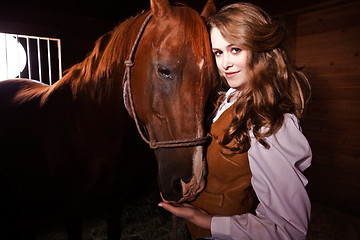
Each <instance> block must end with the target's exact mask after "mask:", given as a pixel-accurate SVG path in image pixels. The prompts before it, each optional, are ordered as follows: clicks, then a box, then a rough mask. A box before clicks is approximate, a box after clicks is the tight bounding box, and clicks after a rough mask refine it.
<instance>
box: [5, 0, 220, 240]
mask: <svg viewBox="0 0 360 240" xmlns="http://www.w3.org/2000/svg"><path fill="white" fill-rule="evenodd" d="M214 12H215V6H214V3H213V2H212V0H209V1H208V2H207V3H206V5H205V6H204V8H203V10H202V12H201V14H199V13H198V12H197V11H195V10H194V9H192V8H190V7H188V6H186V5H181V4H175V5H172V4H170V3H169V2H168V0H151V1H150V9H149V10H147V11H143V12H141V13H139V14H137V15H135V16H133V17H129V18H128V19H126V20H125V21H123V22H122V23H120V24H119V25H118V26H117V27H115V28H114V29H113V30H112V31H110V32H108V33H106V34H104V35H102V36H101V37H100V38H99V39H98V40H97V41H96V43H95V47H94V49H93V50H92V51H91V52H90V53H89V55H88V56H87V57H86V58H85V59H84V60H83V61H82V62H80V63H78V64H75V65H74V66H72V67H71V68H69V69H68V70H67V71H66V74H65V75H64V77H62V78H61V79H59V80H58V81H56V83H54V84H53V85H50V86H48V85H45V84H41V83H39V82H37V81H32V80H26V79H12V80H5V81H2V82H0V116H1V117H0V174H1V179H2V180H4V181H3V182H6V183H9V186H10V187H8V188H11V189H12V190H14V191H15V192H16V193H17V194H19V195H22V196H54V197H56V198H59V199H61V200H62V201H63V203H64V211H65V214H66V216H68V217H67V219H68V238H69V239H81V238H82V233H81V216H82V213H83V209H84V208H85V207H84V206H86V205H87V204H88V203H89V202H90V200H91V199H98V198H106V199H111V200H112V202H109V203H108V206H109V208H110V207H114V209H115V210H114V209H112V210H110V211H109V217H108V239H119V238H120V236H121V228H120V217H119V216H120V213H121V204H120V203H119V201H124V198H131V194H130V196H129V193H131V192H133V190H134V189H133V188H136V186H139V184H143V183H144V182H145V181H148V179H149V177H151V176H152V175H151V174H150V172H151V173H153V172H155V174H157V183H158V186H159V190H160V192H161V196H162V198H163V199H164V200H167V201H173V202H185V201H190V200H192V199H194V198H195V196H196V195H197V193H199V192H200V191H201V190H202V189H203V187H204V184H205V181H204V176H205V174H206V164H205V160H204V151H205V150H204V148H205V146H204V144H206V141H207V140H208V136H207V128H206V126H205V125H206V124H205V121H204V119H205V112H206V111H205V109H206V106H207V102H208V99H209V97H210V96H211V94H212V92H213V90H214V88H215V85H216V77H217V72H216V66H215V64H214V60H213V56H212V52H211V46H210V42H209V36H208V32H207V28H206V24H205V21H204V19H206V18H207V17H209V16H210V15H211V14H213V13H214ZM139 136H140V137H141V138H142V139H143V140H144V141H142V140H141V138H140V137H139ZM155 159H156V161H155ZM152 160H154V161H152ZM154 166H155V171H152V169H154V168H153V167H154ZM3 195H4V194H3Z"/></svg>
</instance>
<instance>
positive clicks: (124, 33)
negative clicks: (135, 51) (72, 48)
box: [62, 12, 146, 98]
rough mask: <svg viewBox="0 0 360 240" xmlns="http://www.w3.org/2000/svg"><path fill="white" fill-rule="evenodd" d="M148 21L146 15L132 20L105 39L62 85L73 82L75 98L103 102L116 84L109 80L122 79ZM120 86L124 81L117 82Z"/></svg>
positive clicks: (103, 36)
mask: <svg viewBox="0 0 360 240" xmlns="http://www.w3.org/2000/svg"><path fill="white" fill-rule="evenodd" d="M145 17H146V14H145V13H144V12H143V13H140V14H138V15H136V16H135V17H130V18H128V19H126V20H125V21H124V22H122V23H121V24H119V25H118V26H117V27H115V28H114V29H113V30H112V31H110V32H108V33H106V34H104V35H102V36H101V37H100V38H99V39H98V40H97V41H96V43H95V47H94V49H93V50H92V52H90V53H89V55H88V56H87V57H86V58H85V59H84V60H83V61H82V62H80V63H78V64H75V65H74V66H72V67H71V68H70V69H68V70H67V71H66V75H65V76H64V77H63V79H62V81H70V82H71V89H72V92H73V95H74V97H77V95H78V93H79V92H83V91H86V92H88V94H90V96H91V97H92V98H101V97H102V96H104V95H107V93H109V91H110V89H111V87H112V83H114V82H115V81H109V79H111V78H114V77H115V78H117V77H122V73H123V70H124V66H125V65H124V60H125V58H126V57H127V56H126V54H127V53H128V52H129V48H130V47H131V43H132V41H133V39H135V37H136V35H137V31H138V29H139V28H140V25H141V24H142V20H143V19H144V18H145ZM119 70H121V71H120V72H119ZM117 82H118V83H121V79H117Z"/></svg>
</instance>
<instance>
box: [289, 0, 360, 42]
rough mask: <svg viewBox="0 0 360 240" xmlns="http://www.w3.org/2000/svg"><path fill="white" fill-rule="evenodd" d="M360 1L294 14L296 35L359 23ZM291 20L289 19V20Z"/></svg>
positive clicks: (357, 24) (331, 29)
mask: <svg viewBox="0 0 360 240" xmlns="http://www.w3.org/2000/svg"><path fill="white" fill-rule="evenodd" d="M359 16H360V1H354V2H351V3H348V4H346V3H345V4H341V5H338V6H335V7H331V8H327V9H323V10H320V11H316V12H309V13H305V14H300V15H294V16H293V17H292V18H293V21H295V24H296V28H295V29H294V30H293V31H295V34H296V36H305V35H309V34H314V33H321V32H328V31H333V30H335V29H342V28H347V27H351V26H359V25H360V17H359ZM289 21H291V20H289Z"/></svg>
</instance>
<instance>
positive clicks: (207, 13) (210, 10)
mask: <svg viewBox="0 0 360 240" xmlns="http://www.w3.org/2000/svg"><path fill="white" fill-rule="evenodd" d="M215 13H216V6H215V4H214V1H213V0H208V1H207V3H206V4H205V6H204V8H203V10H202V11H201V14H200V15H201V17H203V18H204V19H205V21H207V20H208V19H209V17H211V16H212V15H214V14H215Z"/></svg>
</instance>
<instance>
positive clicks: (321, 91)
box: [311, 87, 360, 102]
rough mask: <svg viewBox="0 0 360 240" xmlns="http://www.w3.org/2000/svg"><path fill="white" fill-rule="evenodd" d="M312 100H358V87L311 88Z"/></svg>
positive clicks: (359, 92) (359, 93)
mask: <svg viewBox="0 0 360 240" xmlns="http://www.w3.org/2000/svg"><path fill="white" fill-rule="evenodd" d="M311 93H312V95H311V99H312V101H314V102H315V101H332V100H334V99H337V100H341V101H360V87H351V88H328V87H324V88H312V90H311Z"/></svg>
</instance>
